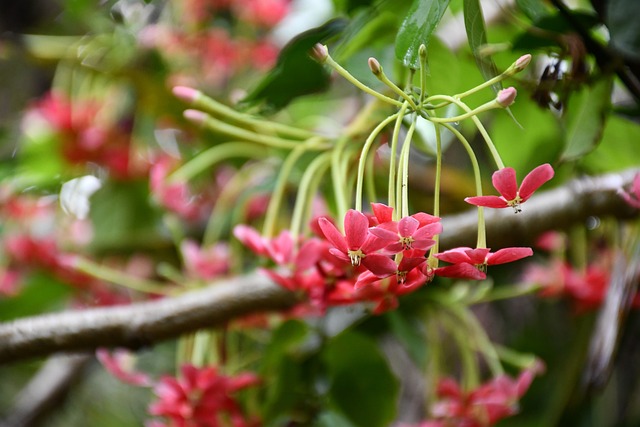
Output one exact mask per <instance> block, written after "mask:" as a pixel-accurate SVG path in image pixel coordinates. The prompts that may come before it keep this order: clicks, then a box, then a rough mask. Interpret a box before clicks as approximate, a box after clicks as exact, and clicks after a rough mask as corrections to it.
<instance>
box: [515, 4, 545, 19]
mask: <svg viewBox="0 0 640 427" xmlns="http://www.w3.org/2000/svg"><path fill="white" fill-rule="evenodd" d="M516 5H517V6H518V8H519V9H520V10H521V11H522V13H524V14H525V15H526V16H527V18H529V19H531V20H532V21H536V20H538V19H540V18H542V17H543V16H545V15H547V14H548V13H549V12H548V10H547V8H546V6H545V4H544V2H543V1H542V0H516Z"/></svg>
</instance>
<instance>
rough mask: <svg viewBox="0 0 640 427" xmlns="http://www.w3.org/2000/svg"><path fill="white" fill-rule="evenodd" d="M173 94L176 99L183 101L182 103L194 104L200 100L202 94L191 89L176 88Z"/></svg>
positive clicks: (184, 87)
mask: <svg viewBox="0 0 640 427" xmlns="http://www.w3.org/2000/svg"><path fill="white" fill-rule="evenodd" d="M173 94H174V95H175V97H176V98H178V99H181V100H182V101H185V102H188V103H192V102H195V100H196V99H197V98H198V96H199V95H200V92H198V91H197V90H196V89H192V88H190V87H186V86H176V87H174V88H173Z"/></svg>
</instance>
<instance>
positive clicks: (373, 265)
mask: <svg viewBox="0 0 640 427" xmlns="http://www.w3.org/2000/svg"><path fill="white" fill-rule="evenodd" d="M361 262H362V265H364V266H365V267H367V270H369V271H370V272H372V273H373V274H374V275H376V276H377V277H380V278H382V277H389V276H391V275H393V274H396V272H397V271H398V265H397V264H396V263H395V261H394V260H392V259H391V258H389V257H388V256H385V255H377V254H373V255H367V256H366V257H364V258H362V261H361Z"/></svg>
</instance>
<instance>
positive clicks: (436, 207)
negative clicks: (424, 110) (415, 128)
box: [429, 124, 442, 268]
mask: <svg viewBox="0 0 640 427" xmlns="http://www.w3.org/2000/svg"><path fill="white" fill-rule="evenodd" d="M434 128H435V132H436V179H435V183H434V184H433V215H434V216H437V217H439V216H440V186H441V181H442V132H441V129H440V125H439V124H434ZM433 240H434V241H435V242H436V243H435V244H434V245H433V246H432V247H431V251H430V252H429V254H430V256H429V258H430V259H431V260H432V261H431V262H432V263H434V265H431V264H430V266H431V267H432V268H436V267H437V266H438V259H437V258H435V257H432V256H431V255H435V254H437V253H438V251H439V250H440V249H439V247H440V235H439V234H436V235H435V236H433Z"/></svg>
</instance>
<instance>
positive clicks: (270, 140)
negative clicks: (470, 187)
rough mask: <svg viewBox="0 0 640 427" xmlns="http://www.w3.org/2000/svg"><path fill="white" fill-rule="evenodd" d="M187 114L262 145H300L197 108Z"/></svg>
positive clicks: (216, 129) (323, 146)
mask: <svg viewBox="0 0 640 427" xmlns="http://www.w3.org/2000/svg"><path fill="white" fill-rule="evenodd" d="M185 116H186V117H187V118H188V119H190V120H192V121H194V122H196V123H199V124H201V125H202V126H204V127H206V128H207V129H210V130H212V131H214V132H219V133H223V134H225V135H227V136H231V137H233V138H237V139H240V140H244V141H250V142H255V143H258V144H262V145H267V146H269V147H273V148H286V149H295V148H296V147H299V146H300V144H301V142H300V141H292V140H290V139H284V138H279V137H276V136H269V135H261V134H258V133H256V132H253V131H250V130H247V129H243V128H240V127H237V126H234V125H231V124H229V123H225V122H223V121H221V120H218V119H216V118H214V117H211V116H210V115H208V114H206V113H203V112H201V111H197V110H186V111H185ZM318 138H319V137H317V136H315V137H313V138H311V139H313V140H317V139H318ZM328 147H329V145H328V144H316V145H315V146H314V147H310V148H309V149H310V150H324V149H326V148H328Z"/></svg>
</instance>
